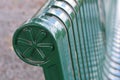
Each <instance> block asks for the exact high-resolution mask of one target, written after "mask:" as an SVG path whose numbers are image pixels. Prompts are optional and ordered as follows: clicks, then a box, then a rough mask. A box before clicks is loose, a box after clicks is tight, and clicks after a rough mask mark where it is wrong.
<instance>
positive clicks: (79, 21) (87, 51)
mask: <svg viewBox="0 0 120 80" xmlns="http://www.w3.org/2000/svg"><path fill="white" fill-rule="evenodd" d="M104 35H105V33H104V30H103V25H102V22H101V20H100V14H99V8H98V0H83V1H82V0H64V1H62V0H61V1H60V0H54V1H51V2H50V3H49V4H48V5H47V7H45V8H44V10H42V13H41V12H39V11H38V13H37V14H36V15H35V16H33V17H32V18H31V19H29V20H28V21H26V22H25V23H23V25H21V27H20V28H19V29H17V30H16V32H15V34H14V37H13V47H14V50H15V51H16V53H17V55H18V56H19V57H20V59H22V60H23V61H25V62H26V63H29V64H31V65H35V66H42V67H43V70H44V74H45V79H46V80H102V79H101V78H102V74H101V70H102V65H103V59H104V53H105V45H104V44H105V43H104V41H105V40H104Z"/></svg>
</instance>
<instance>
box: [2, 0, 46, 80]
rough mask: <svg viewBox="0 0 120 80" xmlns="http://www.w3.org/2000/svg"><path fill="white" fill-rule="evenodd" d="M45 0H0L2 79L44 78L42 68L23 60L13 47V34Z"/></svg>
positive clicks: (28, 79) (31, 79)
mask: <svg viewBox="0 0 120 80" xmlns="http://www.w3.org/2000/svg"><path fill="white" fill-rule="evenodd" d="M43 3H45V0H0V80H44V75H43V72H42V68H40V67H34V66H31V65H28V64H26V63H24V62H23V61H21V60H20V59H19V58H18V57H17V56H16V54H15V52H14V51H13V48H12V35H13V33H14V32H15V30H16V29H17V28H18V27H19V25H20V24H22V23H23V22H24V21H25V20H27V19H28V18H30V17H32V15H33V14H35V12H36V11H37V10H38V9H39V8H40V7H41V6H42V5H43Z"/></svg>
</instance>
